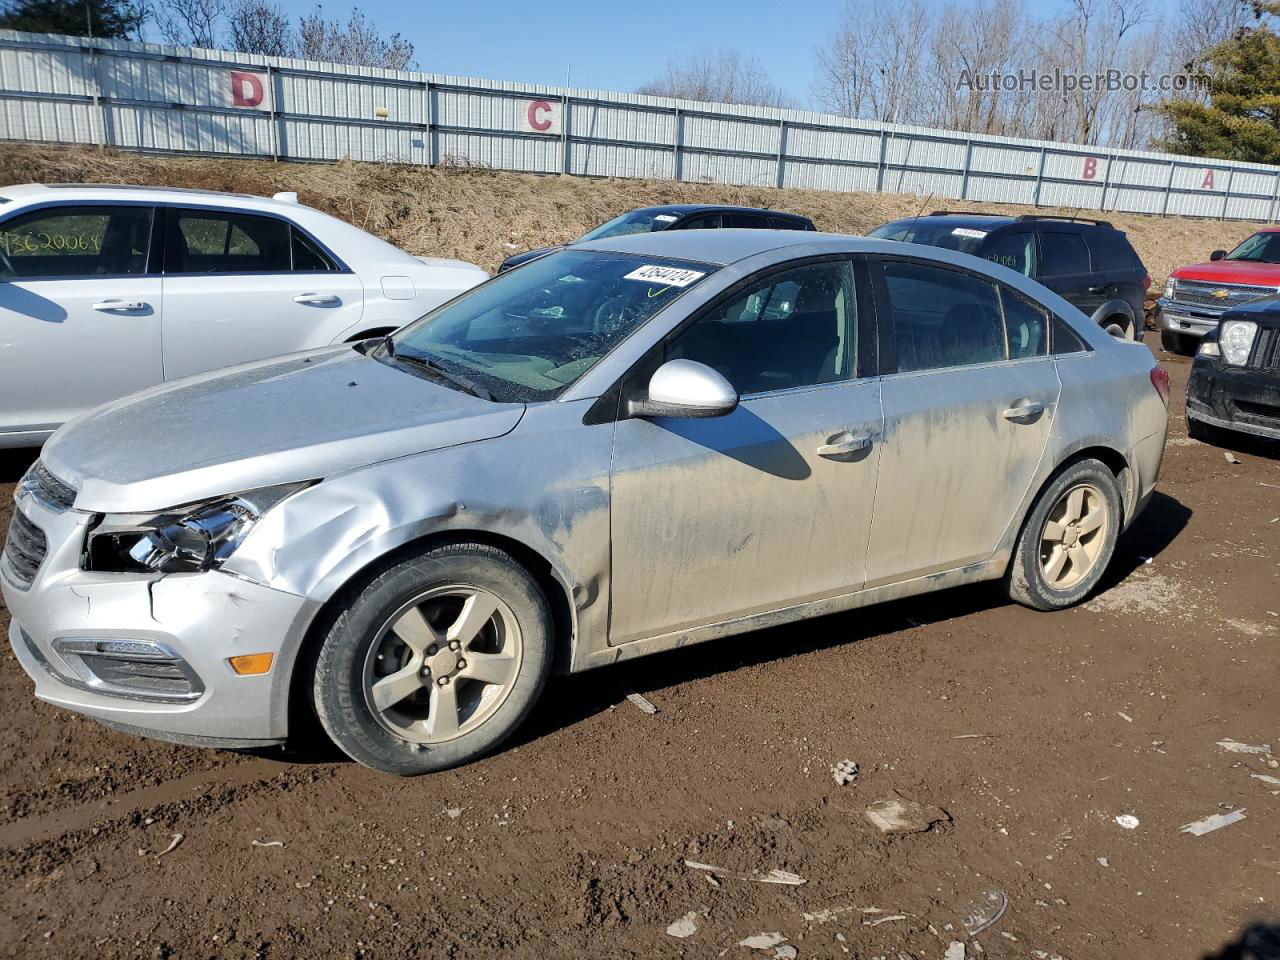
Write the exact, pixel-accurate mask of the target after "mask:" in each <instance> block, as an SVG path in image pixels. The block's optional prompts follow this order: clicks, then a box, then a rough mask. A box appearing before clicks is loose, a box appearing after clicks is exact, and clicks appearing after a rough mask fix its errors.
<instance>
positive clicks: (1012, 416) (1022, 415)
mask: <svg viewBox="0 0 1280 960" xmlns="http://www.w3.org/2000/svg"><path fill="white" fill-rule="evenodd" d="M1042 413H1044V404H1043V403H1041V402H1040V401H1039V400H1019V401H1018V402H1017V403H1015V404H1014V405H1013V406H1012V407H1009V408H1008V409H1007V410H1004V411H1003V412H1002V413H1001V414H1000V416H1002V417H1004V418H1005V419H1006V420H1012V421H1014V422H1015V423H1030V422H1032V421H1033V420H1035V419H1036V418H1037V417H1039V416H1040V414H1042Z"/></svg>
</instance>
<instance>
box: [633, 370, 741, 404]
mask: <svg viewBox="0 0 1280 960" xmlns="http://www.w3.org/2000/svg"><path fill="white" fill-rule="evenodd" d="M737 407H738V391H737V390H735V389H734V388H733V384H731V383H730V382H729V381H728V380H726V379H725V378H724V377H723V376H722V375H721V374H719V373H718V372H716V371H715V370H712V369H711V368H710V367H708V366H707V365H706V364H705V363H698V362H697V361H696V360H668V361H667V362H666V363H664V364H663V365H662V366H660V367H659V368H658V369H657V370H655V371H654V372H653V376H652V377H650V378H649V392H648V395H647V396H646V397H644V398H643V399H640V400H632V401H630V402H629V403H628V404H627V413H629V414H630V415H631V416H633V417H723V416H725V415H726V414H730V413H733V411H734V410H736V409H737Z"/></svg>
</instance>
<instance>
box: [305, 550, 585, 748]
mask: <svg viewBox="0 0 1280 960" xmlns="http://www.w3.org/2000/svg"><path fill="white" fill-rule="evenodd" d="M447 543H479V544H484V545H486V546H490V547H494V548H496V549H499V550H501V551H503V552H504V553H507V554H509V555H510V556H511V557H512V558H513V559H514V560H515V561H516V562H517V563H519V564H520V565H521V566H522V567H523V568H524V569H525V570H526V571H527V572H528V573H529V575H530V576H532V577H533V578H534V580H535V582H536V583H537V584H538V587H539V589H541V590H542V593H543V596H545V597H546V600H547V605H548V606H549V607H550V608H551V618H552V626H553V629H554V636H555V652H554V654H553V657H552V664H551V672H552V673H553V674H564V673H568V672H569V669H570V664H571V662H572V656H573V647H574V643H575V641H576V637H577V617H576V615H575V612H574V604H573V592H572V590H571V589H570V588H569V587H568V585H567V584H566V583H565V581H564V580H563V579H562V577H561V575H560V573H559V572H558V571H557V570H556V568H555V566H554V565H553V564H552V562H551V561H550V560H549V559H547V558H546V557H544V556H543V555H542V554H541V553H539V552H538V551H537V550H535V549H534V548H533V547H531V546H529V545H528V544H526V543H523V542H521V541H519V540H516V539H514V538H513V537H508V536H505V535H503V534H499V533H494V532H492V531H489V530H480V529H449V530H436V531H432V532H430V533H426V534H423V535H422V536H419V537H416V538H414V539H412V540H408V541H406V542H405V543H402V544H400V545H399V546H396V547H394V548H393V549H391V550H389V551H387V552H386V553H384V554H382V555H380V556H378V557H375V558H374V559H372V560H370V561H369V562H368V563H366V564H365V565H364V566H362V567H360V568H359V569H357V570H355V571H354V572H353V573H352V574H351V575H350V576H349V577H347V579H346V580H345V581H344V582H343V583H342V585H341V586H339V587H338V589H336V590H335V591H333V593H332V594H331V595H330V596H329V598H328V599H327V600H326V601H325V602H324V603H323V604H322V605H321V607H320V609H319V610H317V611H316V614H315V616H313V617H312V618H311V622H310V624H308V626H307V629H306V631H305V632H304V634H303V637H302V641H301V643H300V644H299V645H298V649H297V652H296V654H295V655H294V657H293V662H292V665H291V667H290V676H289V703H288V711H289V715H288V731H289V734H290V735H292V734H293V732H294V731H296V730H297V729H299V727H302V728H306V729H311V728H314V729H317V730H318V729H319V724H318V723H317V722H316V720H315V716H314V712H313V707H312V705H311V696H310V685H311V675H312V671H313V669H314V667H315V660H316V656H317V654H318V653H319V650H320V645H321V643H322V642H323V640H324V638H325V636H326V635H327V634H328V632H329V629H330V628H331V627H332V626H333V624H334V621H335V620H337V618H338V616H339V615H340V614H341V612H342V610H343V609H344V607H345V604H346V603H347V601H349V600H350V598H351V597H353V596H354V595H355V594H356V593H358V592H359V591H360V590H361V589H362V588H363V587H364V585H365V584H367V583H368V582H369V581H371V580H373V579H374V578H375V577H377V576H378V575H379V574H380V573H382V572H383V571H384V570H386V569H388V568H389V567H392V566H394V565H395V564H397V563H399V562H401V561H402V560H404V559H405V558H406V557H409V556H411V555H413V554H414V553H418V552H421V551H422V550H425V549H429V548H430V547H434V546H438V545H442V544H447Z"/></svg>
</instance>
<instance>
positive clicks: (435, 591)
mask: <svg viewBox="0 0 1280 960" xmlns="http://www.w3.org/2000/svg"><path fill="white" fill-rule="evenodd" d="M345 602H346V607H345V609H344V610H343V611H342V612H341V613H340V614H339V615H338V616H337V618H336V619H335V620H334V622H333V625H332V626H331V627H330V628H329V630H328V633H327V634H326V636H325V638H324V640H323V641H322V642H321V645H320V649H319V652H318V654H317V656H316V663H315V672H314V676H313V684H312V689H313V702H314V704H315V708H316V714H317V716H318V717H319V718H320V723H321V725H322V726H323V727H324V729H325V732H326V733H328V734H329V736H330V738H331V739H332V740H333V742H334V743H336V744H337V745H338V747H339V748H341V749H342V751H343V752H344V753H346V754H347V756H349V757H351V758H352V759H353V760H357V761H359V762H360V763H363V764H364V765H365V766H368V767H372V768H373V769H375V770H382V771H385V772H387V773H395V774H399V775H401V776H406V775H412V774H419V773H428V772H430V771H433V770H441V769H444V768H445V767H451V766H456V765H457V764H460V763H466V762H468V761H470V760H473V759H475V758H476V757H479V756H480V755H482V754H484V753H486V752H488V751H489V750H492V749H493V748H494V747H496V746H497V745H498V744H499V743H501V742H502V741H503V740H505V739H506V738H507V737H508V736H510V734H511V733H512V731H514V730H515V729H516V727H518V726H519V725H520V722H521V721H522V720H523V719H524V717H525V715H526V714H527V713H528V712H529V709H530V708H531V707H532V706H533V704H534V702H535V701H536V700H537V698H538V695H539V694H540V693H541V692H542V688H543V685H544V684H545V683H546V679H547V675H548V674H549V673H550V669H551V654H552V644H553V630H552V621H551V613H550V610H549V608H548V605H547V600H546V597H545V596H543V594H542V591H541V589H540V588H539V586H538V583H537V581H536V580H534V578H533V577H532V576H531V575H530V573H529V571H527V570H526V569H525V568H524V567H522V566H521V565H520V564H519V563H518V562H517V561H516V560H515V559H513V558H512V557H511V556H510V555H509V554H507V553H505V552H503V551H502V550H499V549H497V548H495V547H492V546H489V545H487V544H480V543H470V542H450V543H443V544H437V545H436V546H434V547H430V548H426V549H423V550H421V551H419V552H418V553H416V554H413V555H410V556H407V557H404V558H403V559H401V560H400V561H399V562H397V563H395V564H394V565H392V566H389V567H387V568H386V569H384V570H383V571H382V572H381V573H379V574H378V575H377V576H375V577H373V578H372V579H371V580H369V581H368V582H367V583H365V584H364V585H363V586H362V587H358V588H357V589H356V590H354V591H353V593H352V595H351V596H350V597H348V599H347V600H346V601H345Z"/></svg>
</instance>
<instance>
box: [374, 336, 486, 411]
mask: <svg viewBox="0 0 1280 960" xmlns="http://www.w3.org/2000/svg"><path fill="white" fill-rule="evenodd" d="M383 343H384V346H385V349H386V351H387V357H388V358H389V359H391V360H399V361H400V362H401V363H406V364H409V365H410V366H414V367H419V368H421V369H423V370H426V371H428V372H429V373H431V374H432V375H433V376H436V377H438V378H439V379H441V380H444V381H446V382H448V383H451V384H453V385H454V386H455V387H458V388H459V389H461V390H462V391H463V392H465V393H469V394H471V395H472V396H473V397H479V398H480V399H481V400H493V394H492V393H490V392H489V391H488V390H486V389H485V388H484V387H482V386H480V384H478V383H476V382H475V381H473V380H468V379H467V378H466V377H463V376H459V375H458V374H456V373H454V372H453V371H452V370H448V369H446V368H445V367H444V366H442V365H441V364H439V363H436V361H434V360H432V359H431V358H430V357H424V356H421V355H420V354H416V353H396V348H395V344H393V343H392V342H391V338H390V337H387V338H386V339H385V340H384V341H383Z"/></svg>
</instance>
